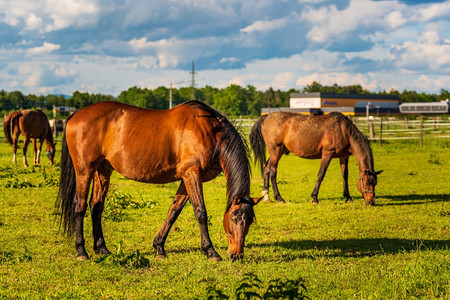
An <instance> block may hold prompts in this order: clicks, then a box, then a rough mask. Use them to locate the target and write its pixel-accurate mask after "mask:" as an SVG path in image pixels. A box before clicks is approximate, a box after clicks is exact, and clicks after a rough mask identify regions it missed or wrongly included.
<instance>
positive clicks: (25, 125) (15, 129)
mask: <svg viewBox="0 0 450 300" xmlns="http://www.w3.org/2000/svg"><path fill="white" fill-rule="evenodd" d="M3 131H4V132H5V137H6V140H7V141H8V143H10V144H11V145H13V153H14V154H13V163H14V164H16V162H17V159H16V152H17V143H18V141H19V136H20V134H22V135H23V137H24V141H23V164H24V166H25V167H28V161H27V148H28V144H29V143H30V140H31V141H32V142H33V148H34V165H35V166H36V165H39V164H40V156H41V149H42V143H43V142H44V140H45V141H46V143H47V157H48V159H49V160H50V165H52V164H53V159H54V157H55V144H56V143H54V142H53V136H52V130H51V128H50V124H49V122H48V119H47V116H46V115H45V114H44V113H43V112H42V111H41V110H40V109H38V110H30V109H24V110H21V111H14V112H12V113H10V114H8V115H7V116H6V118H5V120H4V121H3ZM36 139H39V146H38V147H36Z"/></svg>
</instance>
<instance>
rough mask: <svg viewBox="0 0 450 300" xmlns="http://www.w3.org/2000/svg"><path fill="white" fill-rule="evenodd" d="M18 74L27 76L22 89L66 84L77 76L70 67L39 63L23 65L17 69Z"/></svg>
mask: <svg viewBox="0 0 450 300" xmlns="http://www.w3.org/2000/svg"><path fill="white" fill-rule="evenodd" d="M19 73H20V74H23V75H25V76H27V77H26V79H25V80H24V82H23V86H24V87H27V88H37V89H39V88H42V87H54V86H57V85H61V84H67V83H70V82H72V81H73V79H74V77H76V76H77V73H76V71H75V70H74V69H72V68H70V67H65V66H61V65H55V64H40V63H30V64H25V63H24V64H22V65H21V66H20V67H19Z"/></svg>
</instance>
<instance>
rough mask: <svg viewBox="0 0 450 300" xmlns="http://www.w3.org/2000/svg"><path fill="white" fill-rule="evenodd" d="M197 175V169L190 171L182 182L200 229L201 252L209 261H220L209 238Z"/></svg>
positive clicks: (198, 176) (206, 215) (201, 191)
mask: <svg viewBox="0 0 450 300" xmlns="http://www.w3.org/2000/svg"><path fill="white" fill-rule="evenodd" d="M199 173H200V172H199V170H198V169H194V170H190V171H188V172H186V175H184V176H183V181H184V184H185V185H186V190H187V193H188V195H189V198H190V199H191V203H192V207H193V208H194V213H195V217H196V218H197V222H198V224H199V227H200V236H201V249H202V252H203V253H204V254H206V256H207V257H208V258H209V259H211V260H216V261H220V260H222V258H221V257H220V255H219V254H218V253H217V252H216V250H215V249H214V247H213V244H212V242H211V238H210V237H209V232H208V214H207V212H206V207H205V202H204V199H203V186H202V182H201V179H200V174H199Z"/></svg>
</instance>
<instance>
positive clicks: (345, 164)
mask: <svg viewBox="0 0 450 300" xmlns="http://www.w3.org/2000/svg"><path fill="white" fill-rule="evenodd" d="M340 162H341V172H342V179H343V183H344V198H345V202H346V203H349V202H353V200H352V197H350V192H349V191H348V156H347V157H341V158H340Z"/></svg>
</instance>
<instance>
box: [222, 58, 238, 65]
mask: <svg viewBox="0 0 450 300" xmlns="http://www.w3.org/2000/svg"><path fill="white" fill-rule="evenodd" d="M238 61H240V59H239V58H236V57H223V58H222V59H221V60H220V61H219V63H221V64H223V63H227V62H238Z"/></svg>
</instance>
